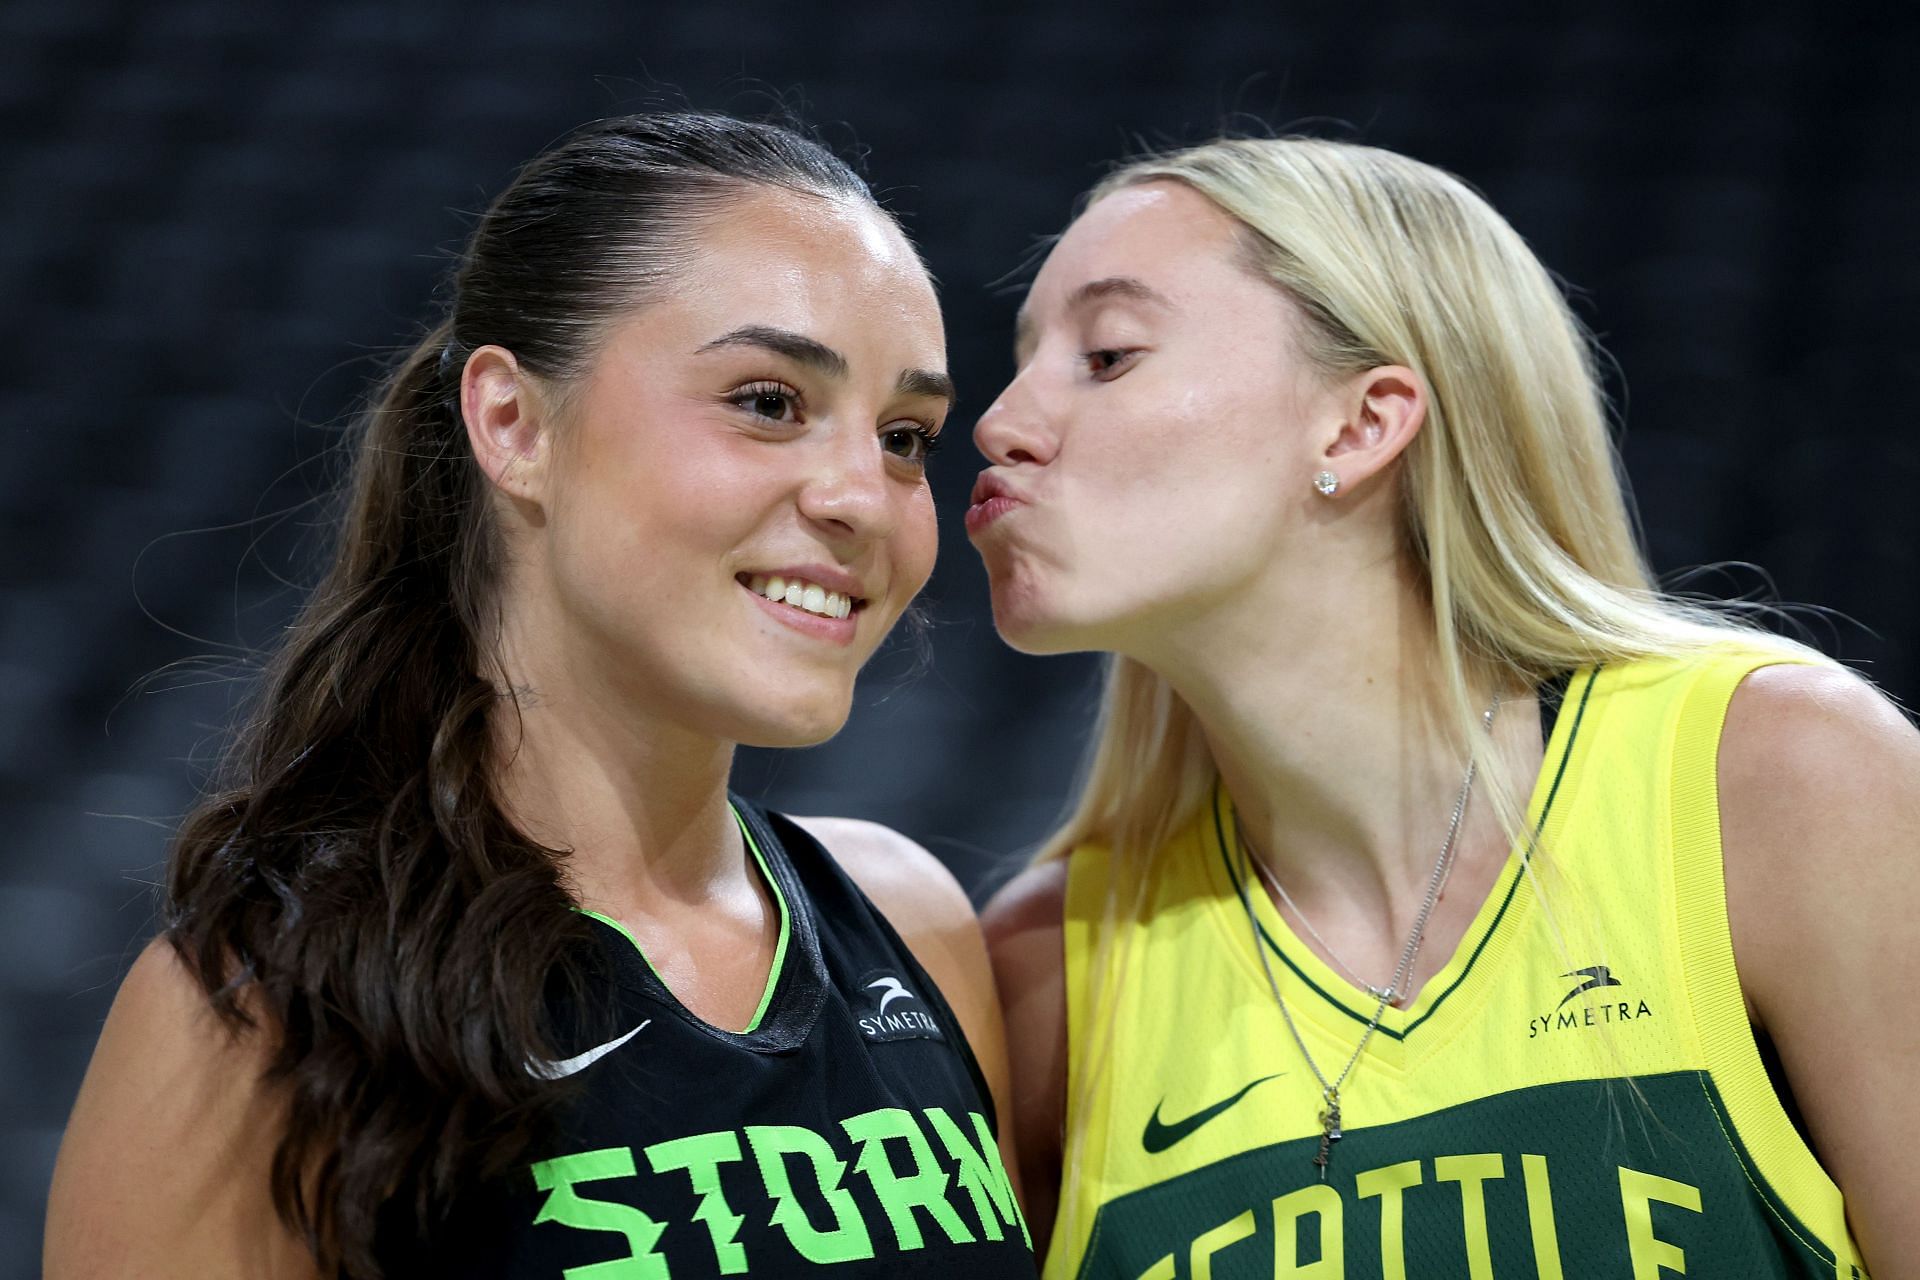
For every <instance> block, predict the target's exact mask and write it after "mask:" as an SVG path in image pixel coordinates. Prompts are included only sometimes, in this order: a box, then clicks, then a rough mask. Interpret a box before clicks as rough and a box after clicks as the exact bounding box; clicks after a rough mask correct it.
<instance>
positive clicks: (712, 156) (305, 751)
mask: <svg viewBox="0 0 1920 1280" xmlns="http://www.w3.org/2000/svg"><path fill="white" fill-rule="evenodd" d="M752 184H763V185H775V186H780V187H784V188H788V189H792V190H798V191H803V192H809V193H813V194H818V195H821V196H834V197H842V198H855V199H861V200H869V199H871V197H870V196H869V195H868V193H867V189H866V187H865V185H864V184H863V183H862V182H861V181H860V179H859V178H858V177H857V176H856V175H854V174H853V172H852V171H851V170H849V169H848V168H847V167H846V166H845V165H843V164H842V163H841V162H840V161H838V160H836V159H835V158H834V157H833V156H832V155H830V154H829V153H828V152H826V151H825V150H824V149H822V148H820V147H819V146H817V145H815V144H814V143H811V142H809V141H807V140H805V139H803V138H801V137H798V136H797V135H795V134H793V133H790V132H788V131H786V130H784V129H780V128H777V127H774V126H771V125H760V124H749V123H743V122H740V121H735V120H729V119H725V118H721V117H713V116H703V115H662V116H635V117H624V118H621V119H616V120H608V121H603V122H600V123H598V124H595V125H592V126H589V127H587V128H586V129H583V130H581V131H579V132H578V133H576V134H574V135H573V136H572V137H571V138H569V139H568V140H567V141H565V142H564V143H562V144H561V145H560V146H558V147H557V148H555V149H554V150H552V151H550V152H548V153H546V154H545V155H543V156H541V157H539V158H538V159H536V160H535V161H533V162H532V163H531V164H530V165H528V166H527V168H526V169H525V170H524V171H523V172H522V173H521V175H520V176H519V178H518V179H516V181H515V182H514V183H513V185H512V186H511V187H509V188H508V190H507V191H506V192H505V193H504V194H503V195H502V196H501V197H500V198H499V200H498V201H496V202H495V204H494V205H493V207H492V208H491V209H489V210H488V212H487V214H486V215H485V217H484V218H483V219H482V220H481V222H480V224H479V226H478V227H477V228H476V229H475V231H474V234H473V237H472V240H471V241H470V243H469V245H468V246H467V249H466V252H465V254H464V255H463V257H462V260H461V262H460V265H459V268H458V271H457V273H456V275H455V277H454V281H453V287H452V300H451V306H450V308H449V314H448V317H447V319H446V320H445V321H444V322H443V323H441V324H440V325H439V326H438V327H437V328H436V329H435V330H434V331H433V332H432V333H430V334H429V335H428V336H427V337H426V338H425V339H424V340H423V341H422V342H421V343H420V344H419V345H418V346H417V347H416V348H415V349H414V350H413V351H412V352H411V353H409V354H408V355H407V356H406V357H405V358H404V359H403V360H402V361H401V362H400V363H399V365H398V366H397V367H396V368H395V369H394V370H393V372H392V373H391V375H390V376H389V378H388V379H387V381H386V382H385V384H384V385H383V387H382V390H381V392H380V394H379V396H378V398H377V400H376V402H375V403H374V404H373V406H372V407H371V408H370V409H369V410H368V411H367V413H366V414H365V416H364V420H363V423H362V428H361V434H360V436H359V440H358V444H357V452H356V455H355V459H354V468H353V475H352V479H351V482H350V485H349V488H348V492H347V494H346V502H347V508H346V512H345V515H344V518H343V520H342V523H341V528H340V540H339V545H338V548H337V550H336V553H335V557H334V560H333V563H332V565H331V568H330V569H329V570H328V572H327V574H326V576H325V578H324V580H323V581H322V582H321V583H320V585H319V587H318V588H317V589H316V590H315V592H314V594H313V595H312V597H311V599H310V600H309V602H308V603H307V605H306V607H305V608H304V609H303V611H302V612H301V614H300V615H299V617H298V619H297V620H296V621H295V622H294V624H293V625H292V627H291V628H290V630H289V632H288V634H287V636H286V639H285V642H284V645H283V647H282V648H281V649H280V650H279V652H278V654H277V655H276V657H275V659H274V660H273V662H272V663H271V665H270V666H269V668H268V670H267V673H266V677H265V680H264V683H263V686H262V689H261V692H260V694H259V697H258V701H257V703H256V705H255V707H254V710H253V712H252V715H251V717H250V720H249V722H248V724H247V726H246V728H245V729H244V731H243V732H242V734H241V735H240V737H239V739H238V740H237V741H236V743H235V745H234V747H233V749H232V751H231V752H230V753H229V756H228V758H227V761H226V765H225V771H224V773H225V782H224V785H223V788H222V789H221V790H220V791H219V792H217V793H216V794H212V795H210V796H209V797H207V798H206V799H205V800H203V801H202V802H201V803H200V804H199V806H198V807H197V808H196V809H195V810H194V811H193V812H192V813H191V814H190V815H189V817H188V818H187V820H186V822H185V824H184V825H183V826H182V828H181V830H180V833H179V836H178V838H177V840H176V843H175V847H174V850H173V854H172V860H171V864H170V868H169V873H168V879H167V901H166V919H167V936H168V938H169V939H170V941H171V942H172V944H173V946H174V947H175V948H176V950H177V951H178V952H179V954H180V956H181V957H182V959H183V960H184V961H185V962H186V964H187V965H188V967H189V968H190V969H191V970H192V971H193V972H194V973H195V974H196V975H197V976H198V978H199V980H200V982H201V984H202V985H203V986H204V987H205V989H206V991H207V993H208V997H209V999H210V1000H211V1002H212V1005H213V1007H214V1009H215V1010H216V1011H217V1012H218V1013H219V1014H220V1015H221V1017H222V1018H223V1019H224V1020H225V1021H226V1022H227V1023H228V1024H229V1025H230V1026H233V1027H234V1028H236V1030H237V1029H239V1028H242V1027H245V1026H249V1025H255V1024H259V1023H264V1026H263V1027H261V1030H262V1031H263V1032H264V1033H265V1034H268V1035H271V1036H272V1037H274V1044H275V1049H274V1053H273V1059H272V1066H271V1068H270V1071H269V1075H268V1081H269V1085H270V1087H273V1088H276V1089H278V1090H280V1091H282V1092H283V1094H284V1097H285V1099H286V1129H285V1132H284V1133H283V1134H282V1135H281V1138H280V1142H279V1146H278V1149H277V1151H276V1153H275V1159H274V1164H273V1197H274V1203H275V1205H276V1207H277V1208H278V1210H279V1212H280V1214H281V1216H282V1217H283V1218H284V1219H285V1220H286V1222H287V1223H288V1224H289V1226H290V1227H292V1228H293V1229H294V1230H296V1231H298V1232H300V1233H301V1234H302V1235H303V1236H304V1237H305V1238H306V1240H307V1241H308V1244H309V1246H310V1247H311V1248H312V1250H313V1252H314V1255H315V1257H316V1258H317V1259H318V1261H319V1263H320V1266H321V1269H322V1270H323V1272H326V1273H329V1274H331V1273H344V1274H347V1275H351V1276H369V1277H371V1276H379V1275H381V1274H382V1271H381V1264H380V1258H379V1251H378V1247H377V1246H378V1237H379V1236H380V1233H381V1232H382V1231H385V1230H393V1229H395V1224H396V1223H398V1224H399V1229H402V1230H405V1231H407V1232H409V1233H414V1234H424V1235H427V1236H430V1235H431V1234H432V1232H433V1230H434V1227H435V1224H436V1223H437V1222H439V1221H440V1220H441V1219H442V1218H443V1217H444V1215H445V1213H446V1210H447V1209H448V1207H449V1206H450V1205H451V1204H452V1203H453V1202H454V1200H455V1199H456V1198H457V1197H458V1195H459V1194H460V1193H461V1191H462V1190H463V1188H467V1187H469V1186H471V1185H472V1184H473V1182H474V1181H475V1180H478V1179H486V1178H491V1177H497V1176H499V1175H501V1174H502V1173H504V1172H505V1171H507V1170H508V1169H510V1168H512V1167H513V1166H514V1165H515V1163H516V1161H518V1160H520V1159H522V1158H524V1155H525V1153H526V1151H527V1149H528V1147H529V1145H530V1144H531V1143H532V1142H533V1141H535V1140H536V1139H537V1138H538V1136H539V1134H540V1133H541V1131H542V1128H543V1125H544V1123H545V1120H546V1118H547V1117H548V1116H550V1115H551V1113H552V1109H553V1107H554V1106H555V1105H556V1103H557V1102H558V1101H559V1100H561V1099H562V1098H563V1097H564V1086H563V1085H561V1084H554V1083H548V1082H543V1081H541V1080H539V1079H536V1078H535V1077H534V1076H533V1075H532V1074H530V1073H529V1072H528V1071H527V1069H526V1063H527V1062H528V1061H530V1060H531V1059H533V1058H535V1057H538V1056H545V1054H546V1050H547V1045H546V1044H545V1042H544V1041H545V1013H544V1010H545V1008H546V996H547V993H548V992H549V991H551V990H552V989H553V987H552V985H551V984H553V983H555V982H556V981H572V982H574V983H575V985H576V986H577V985H578V981H579V975H578V973H577V967H578V957H579V956H580V955H581V954H582V951H581V950H579V949H578V948H579V947H580V946H581V944H582V943H583V941H584V937H585V935H584V931H583V928H582V923H581V918H580V917H579V915H578V914H577V913H576V912H574V911H573V910H571V907H572V901H571V899H570V898H569V896H568V894H567V892H566V889H565V887H564V884H563V879H562V867H561V863H560V854H559V852H558V851H555V850H549V849H546V848H543V847H541V846H540V845H538V844H536V843H535V842H533V841H531V840H529V839H528V838H527V837H526V836H524V835H523V834H522V833H521V832H519V831H518V830H516V829H515V827H514V825H513V823H512V822H511V821H510V820H509V819H508V818H507V816H506V813H505V812H504V810H503V808H502V805H501V803H500V799H499V796H498V794H497V792H496V789H495V776H496V774H495V761H494V759H493V754H494V747H493V743H494V741H495V732H496V726H495V724H494V721H495V719H496V717H497V716H499V715H500V714H503V713H504V714H507V715H512V714H513V713H514V706H513V704H512V702H511V696H510V695H509V694H507V693H505V692H504V691H503V684H504V682H503V681H501V680H500V679H499V677H498V672H497V671H496V670H495V665H494V661H493V658H492V654H491V644H492V639H493V636H494V634H495V628H494V610H495V604H496V590H495V586H496V579H497V571H498V562H499V550H498V546H497V539H498V533H497V530H496V529H495V527H494V525H493V523H492V520H491V518H490V514H489V513H490V507H489V494H488V490H487V482H486V480H485V478H484V476H483V475H482V474H481V472H480V470H479V467H478V466H477V464H476V463H475V461H474V459H473V456H472V453H471V451H470V450H469V448H468V445H467V441H466V434H465V431H464V428H463V427H462V424H461V421H460V417H459V411H458V407H457V403H458V388H459V378H460V371H461V369H462V367H463V366H464V363H465V356H466V354H467V353H469V352H471V351H472V350H473V349H474V348H475V347H478V346H480V345H483V344H487V343H497V344H499V345H501V346H504V347H506V348H507V349H509V350H511V351H513V352H514V354H515V356H516V357H517V358H518V360H519V361H520V363H521V365H522V366H523V367H524V368H526V369H528V370H530V371H531V372H532V373H534V374H535V375H536V376H538V377H541V378H544V379H548V380H550V381H552V382H553V383H555V384H564V383H565V382H566V381H567V380H569V379H572V378H575V377H577V376H578V375H579V374H580V373H581V372H583V370H584V369H585V367H586V365H587V364H588V362H589V361H590V360H591V358H592V356H593V354H594V351H595V348H596V343H597V342H598V340H599V337H600V335H601V334H602V333H604V331H605V329H606V327H607V325H608V324H609V322H610V321H611V320H612V319H613V318H614V317H617V316H618V315H620V314H622V313H623V312H625V311H627V310H628V309H630V308H632V307H634V306H638V305H644V304H645V302H646V301H647V300H648V299H649V298H651V297H654V296H657V294H658V292H659V291H660V290H661V289H663V288H665V287H668V286H669V285H670V284H671V281H672V279H673V277H674V274H675V268H676V267H677V265H678V263H679V262H680V261H681V260H682V254H683V253H684V251H685V248H686V246H687V245H688V244H689V243H690V242H691V239H692V236H693V234H694V233H696V232H697V230H698V226H699V223H700V220H701V218H702V217H704V216H707V215H709V214H711V213H712V212H713V211H714V210H716V209H717V208H719V207H721V206H722V205H723V204H724V203H725V202H726V201H728V200H730V199H733V198H737V197H738V195H739V194H740V193H741V192H743V191H744V190H747V189H749V188H750V186H751V185H752Z"/></svg>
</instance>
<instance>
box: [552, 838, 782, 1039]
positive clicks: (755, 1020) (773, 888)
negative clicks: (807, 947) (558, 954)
mask: <svg viewBox="0 0 1920 1280" xmlns="http://www.w3.org/2000/svg"><path fill="white" fill-rule="evenodd" d="M727 809H728V811H729V812H730V813H732V814H733V821H734V824H735V825H736V826H738V827H739V828H740V835H741V837H742V838H743V839H745V840H746V842H747V851H748V852H749V853H751V854H752V855H753V861H754V863H755V865H757V866H758V867H759V868H760V878H761V879H762V880H764V881H765V882H766V885H767V892H769V893H771V894H772V895H773V901H774V903H775V905H776V906H778V907H779V908H780V940H779V941H778V942H776V943H774V947H773V963H772V964H771V965H769V966H768V967H767V985H766V988H765V989H764V990H762V991H761V992H760V1003H759V1005H758V1006H756V1007H755V1008H754V1011H753V1017H752V1019H750V1020H749V1021H748V1023H747V1025H746V1026H744V1027H742V1028H741V1029H740V1030H739V1031H736V1032H734V1033H733V1034H735V1035H743V1036H744V1035H747V1034H749V1033H751V1032H752V1031H754V1030H755V1029H756V1028H758V1027H759V1025H760V1020H761V1019H762V1018H764V1017H766V1016H767V1006H768V1005H770V1004H772V1003H773V991H774V988H775V987H777V986H779V985H780V974H781V973H782V972H783V971H784V970H785V969H786V965H787V940H788V938H789V937H790V936H791V935H792V933H793V918H792V916H791V915H790V914H789V912H788V908H787V895H786V894H785V893H783V892H781V890H780V881H779V879H778V878H777V877H776V876H775V875H774V874H773V869H772V868H771V867H769V866H768V865H767V857H766V855H765V854H763V853H761V852H760V846H759V844H757V843H756V842H755V841H754V838H753V833H752V832H751V831H749V830H747V824H746V822H745V821H744V820H742V818H741V817H740V811H739V810H738V809H735V808H734V807H733V806H732V805H731V804H729V805H728V806H727ZM574 910H575V911H578V912H579V913H580V914H581V915H583V916H592V917H593V918H594V919H595V920H598V921H599V922H600V923H601V924H604V925H606V926H608V927H609V928H612V929H616V930H618V931H619V933H620V936H621V937H623V938H625V939H626V940H627V941H628V942H630V943H632V944H633V949H634V951H635V952H636V953H637V954H638V955H639V957H640V958H641V959H642V960H645V961H646V965H647V968H648V969H651V970H653V976H654V977H656V978H659V979H660V985H661V986H662V987H666V986H667V980H666V979H665V978H662V977H661V976H660V971H659V970H658V969H655V968H654V966H653V961H651V960H648V959H647V950H646V948H645V947H643V946H641V945H640V939H638V938H636V937H634V936H633V931H632V930H631V929H628V928H627V926H625V925H623V924H621V923H620V922H619V921H618V920H615V919H614V918H613V917H612V916H608V915H602V914H601V913H600V912H598V911H592V910H589V909H588V908H586V907H578V906H577V907H575V908H574ZM667 989H668V990H669V991H671V990H672V988H670V987H668V988H667ZM721 1029H722V1030H726V1028H724V1027H723V1028H721Z"/></svg>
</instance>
